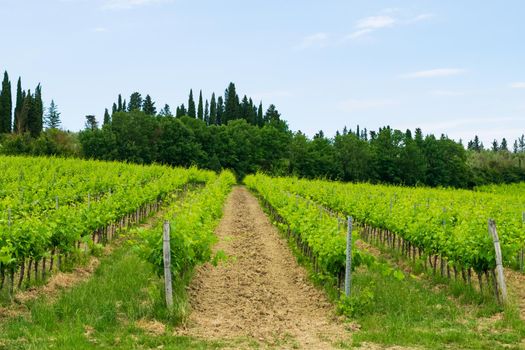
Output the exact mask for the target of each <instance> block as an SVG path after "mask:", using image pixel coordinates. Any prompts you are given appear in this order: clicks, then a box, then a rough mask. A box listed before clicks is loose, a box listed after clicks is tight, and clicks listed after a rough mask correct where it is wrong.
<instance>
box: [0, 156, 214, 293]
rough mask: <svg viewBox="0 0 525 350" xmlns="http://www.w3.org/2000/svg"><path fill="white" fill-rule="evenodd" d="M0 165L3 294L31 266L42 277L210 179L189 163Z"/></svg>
mask: <svg viewBox="0 0 525 350" xmlns="http://www.w3.org/2000/svg"><path fill="white" fill-rule="evenodd" d="M0 164H1V165H0V168H1V171H0V174H1V175H0V183H1V194H0V212H1V213H2V214H1V218H0V273H1V284H0V288H5V287H6V285H9V292H10V294H12V293H13V289H14V288H15V285H16V287H18V288H21V287H22V285H23V283H24V280H26V282H27V283H28V284H29V283H30V280H31V275H32V274H33V271H34V279H35V280H37V279H45V277H46V274H47V273H48V272H49V271H52V270H53V269H55V268H56V269H61V267H62V266H61V265H62V264H63V262H64V260H65V259H69V258H72V257H74V256H75V254H76V253H79V252H86V251H87V250H88V249H89V248H90V247H93V246H94V245H96V244H103V243H106V242H107V241H108V240H109V239H111V238H113V236H115V235H116V234H117V233H118V231H120V230H122V229H123V228H126V227H128V226H130V225H132V224H137V223H138V222H140V221H141V220H142V219H143V218H145V217H146V216H148V215H150V213H152V212H154V211H157V210H158V209H159V206H160V204H161V203H162V202H163V201H170V200H171V199H172V198H174V197H176V196H177V193H178V192H181V191H182V190H183V188H184V187H185V186H188V185H189V184H193V183H206V182H208V181H211V179H213V178H214V175H213V173H211V172H206V171H200V170H196V169H173V168H168V167H162V166H139V165H128V164H123V163H105V162H96V161H79V160H65V159H59V158H21V157H2V158H1V159H0ZM39 271H40V272H39ZM15 275H16V277H17V278H16V279H17V281H16V282H15ZM6 280H8V281H6Z"/></svg>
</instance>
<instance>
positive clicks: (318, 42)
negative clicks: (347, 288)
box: [295, 32, 329, 49]
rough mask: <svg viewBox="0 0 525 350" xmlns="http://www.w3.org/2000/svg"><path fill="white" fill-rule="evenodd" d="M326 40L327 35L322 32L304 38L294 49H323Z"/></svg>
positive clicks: (326, 42)
mask: <svg viewBox="0 0 525 350" xmlns="http://www.w3.org/2000/svg"><path fill="white" fill-rule="evenodd" d="M328 38H329V36H328V34H326V33H322V32H320V33H315V34H312V35H308V36H306V37H304V38H303V40H302V41H301V43H300V44H299V45H297V46H296V47H295V48H296V49H308V48H311V47H325V46H326V45H327V44H328Z"/></svg>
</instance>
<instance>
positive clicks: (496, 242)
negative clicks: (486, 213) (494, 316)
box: [489, 219, 507, 303]
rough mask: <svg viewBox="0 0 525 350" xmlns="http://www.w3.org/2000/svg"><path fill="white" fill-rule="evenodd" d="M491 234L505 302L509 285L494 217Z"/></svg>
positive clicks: (490, 227) (497, 280)
mask: <svg viewBox="0 0 525 350" xmlns="http://www.w3.org/2000/svg"><path fill="white" fill-rule="evenodd" d="M489 234H490V235H491V236H492V241H493V242H494V250H495V252H496V282H497V284H498V288H499V290H500V292H501V301H502V303H505V302H506V301H507V286H506V284H505V276H504V275H503V263H502V257H501V246H500V244H499V238H498V231H497V230H496V222H495V221H494V220H493V219H489Z"/></svg>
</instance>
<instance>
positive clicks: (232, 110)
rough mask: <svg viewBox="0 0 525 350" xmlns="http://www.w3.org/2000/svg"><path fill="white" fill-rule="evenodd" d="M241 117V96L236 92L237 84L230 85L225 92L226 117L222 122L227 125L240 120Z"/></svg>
mask: <svg viewBox="0 0 525 350" xmlns="http://www.w3.org/2000/svg"><path fill="white" fill-rule="evenodd" d="M239 117H240V103H239V96H238V95H237V92H236V91H235V84H234V83H230V85H228V88H227V89H226V90H225V91H224V117H223V118H222V119H223V120H222V121H221V122H222V124H226V123H227V122H228V121H229V120H234V119H239Z"/></svg>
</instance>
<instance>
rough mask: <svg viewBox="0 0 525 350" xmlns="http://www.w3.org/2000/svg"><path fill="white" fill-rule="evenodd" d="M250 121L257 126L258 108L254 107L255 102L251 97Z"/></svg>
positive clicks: (249, 105) (249, 107)
mask: <svg viewBox="0 0 525 350" xmlns="http://www.w3.org/2000/svg"><path fill="white" fill-rule="evenodd" d="M248 120H249V122H250V124H252V125H257V107H255V106H254V104H253V100H252V98H251V97H250V100H249V101H248Z"/></svg>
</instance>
